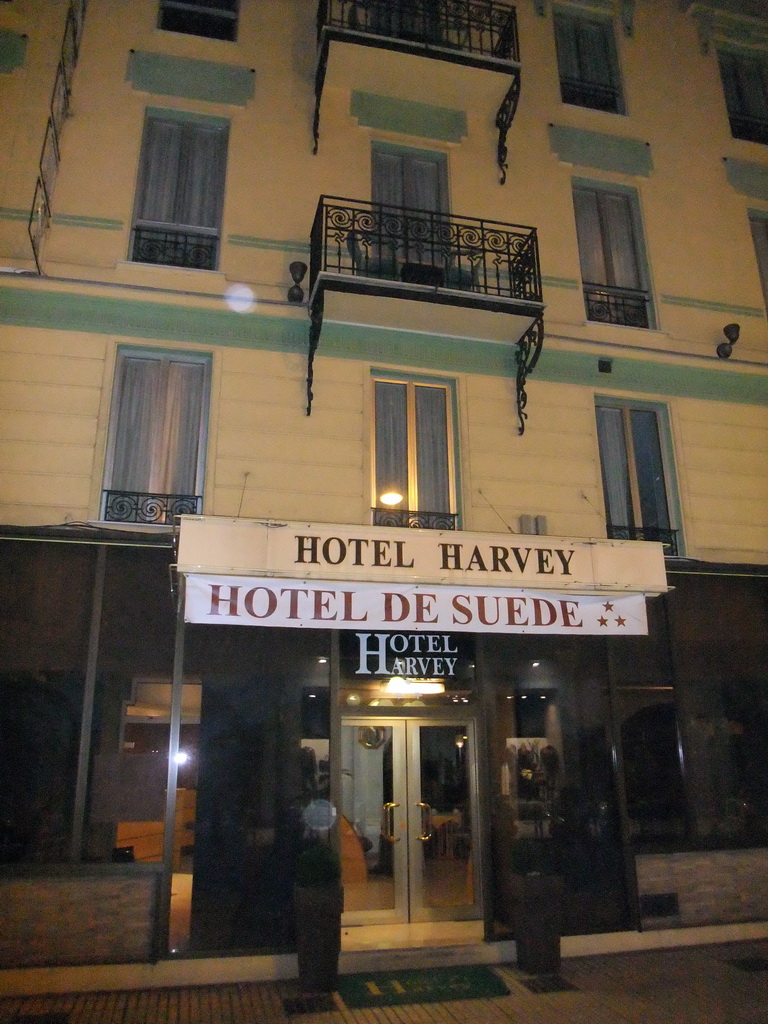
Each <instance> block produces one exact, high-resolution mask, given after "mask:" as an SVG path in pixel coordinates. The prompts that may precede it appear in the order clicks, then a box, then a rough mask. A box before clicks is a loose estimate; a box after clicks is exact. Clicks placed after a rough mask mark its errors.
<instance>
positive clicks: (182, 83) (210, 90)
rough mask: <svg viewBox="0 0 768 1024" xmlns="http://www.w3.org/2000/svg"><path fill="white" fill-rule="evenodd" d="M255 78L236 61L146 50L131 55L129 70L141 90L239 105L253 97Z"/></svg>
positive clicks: (133, 80) (132, 82) (130, 79)
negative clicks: (191, 57)
mask: <svg viewBox="0 0 768 1024" xmlns="http://www.w3.org/2000/svg"><path fill="white" fill-rule="evenodd" d="M254 78H255V76H254V74H253V72H252V71H251V70H250V68H245V67H240V66H238V65H235V64H221V63H219V62H217V61H210V60H191V59H190V58H189V57H172V56H170V54H167V53H148V52H146V51H143V50H134V51H133V52H132V53H131V54H130V55H129V57H128V68H127V71H126V79H127V80H128V81H129V82H130V83H131V84H132V85H133V87H134V89H140V90H141V91H142V92H151V93H155V94H157V95H160V96H179V97H181V98H183V99H188V100H206V101H207V102H208V103H231V104H233V105H235V106H240V107H244V106H245V105H246V103H247V102H248V101H249V100H252V99H253V90H254Z"/></svg>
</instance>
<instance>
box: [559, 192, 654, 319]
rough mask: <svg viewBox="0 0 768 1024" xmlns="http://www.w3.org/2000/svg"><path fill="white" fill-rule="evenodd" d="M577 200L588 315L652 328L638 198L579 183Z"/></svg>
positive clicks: (575, 202)
mask: <svg viewBox="0 0 768 1024" xmlns="http://www.w3.org/2000/svg"><path fill="white" fill-rule="evenodd" d="M573 204H574V208H575V211H576V234H577V236H578V243H579V261H580V263H581V277H582V281H583V284H584V301H585V304H586V309H587V319H588V320H597V321H599V322H601V323H608V324H623V325H624V326H626V327H650V326H651V323H650V313H651V310H650V292H649V290H648V287H647V284H646V281H645V274H644V261H643V259H642V247H641V231H640V218H639V213H638V210H637V206H636V203H635V201H634V196H633V195H632V194H631V193H629V192H625V191H618V190H609V189H603V188H600V187H593V186H587V185H577V186H574V190H573Z"/></svg>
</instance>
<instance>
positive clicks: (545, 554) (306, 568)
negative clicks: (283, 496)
mask: <svg viewBox="0 0 768 1024" xmlns="http://www.w3.org/2000/svg"><path fill="white" fill-rule="evenodd" d="M177 568H178V571H179V572H180V573H182V574H185V575H190V574H192V575H194V574H207V575H212V576H258V577H262V578H269V577H278V578H280V579H296V580H301V581H312V580H322V581H328V580H333V581H337V582H356V583H386V584H395V583H396V584H403V585H408V586H413V585H416V584H419V585H420V584H424V583H428V584H430V585H432V586H436V585H440V586H455V587H461V588H465V587H473V588H477V587H479V588H487V587H490V588H494V589H498V588H501V589H502V590H506V589H510V590H521V589H525V590H528V589H531V590H535V591H550V590H554V591H558V592H567V593H570V592H574V593H577V594H619V593H623V594H628V593H635V594H646V595H651V594H661V593H664V592H666V591H667V590H668V589H669V588H668V586H667V580H666V573H665V569H664V555H663V550H662V546H661V544H655V543H648V542H642V541H618V540H600V539H594V540H584V539H580V540H574V539H571V538H563V537H550V536H524V535H522V534H512V533H467V532H464V531H454V530H446V531H443V530H409V529H398V528H390V527H373V526H350V525H348V524H344V525H341V524H334V523H298V522H284V521H278V520H252V519H227V518H223V517H218V516H182V517H181V525H180V529H179V537H178V549H177Z"/></svg>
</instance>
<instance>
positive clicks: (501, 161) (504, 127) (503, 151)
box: [496, 75, 520, 185]
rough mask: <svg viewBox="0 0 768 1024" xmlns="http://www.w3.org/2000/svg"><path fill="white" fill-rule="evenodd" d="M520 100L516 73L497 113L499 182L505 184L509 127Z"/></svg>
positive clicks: (518, 80) (518, 77) (518, 81)
mask: <svg viewBox="0 0 768 1024" xmlns="http://www.w3.org/2000/svg"><path fill="white" fill-rule="evenodd" d="M519 100H520V76H519V75H515V77H514V78H513V79H512V85H510V87H509V89H508V90H507V95H506V96H505V97H504V100H503V101H502V104H501V106H500V107H499V112H498V114H497V115H496V127H497V128H498V129H499V146H498V150H497V156H496V162H497V163H498V165H499V170H500V171H501V175H500V178H499V184H500V185H503V184H504V183H505V182H506V180H507V152H508V151H507V132H508V131H509V127H510V125H511V124H512V122H513V121H514V119H515V112H516V110H517V104H518V102H519Z"/></svg>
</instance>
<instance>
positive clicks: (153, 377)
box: [103, 351, 210, 523]
mask: <svg viewBox="0 0 768 1024" xmlns="http://www.w3.org/2000/svg"><path fill="white" fill-rule="evenodd" d="M209 375H210V360H209V359H208V357H207V356H202V355H200V356H198V355H192V354H181V353H175V352H174V353H163V352H149V351H147V352H145V351H140V352H127V351H121V352H120V353H119V354H118V360H117V367H116V373H115V388H114V395H113V400H112V417H111V422H110V434H109V449H108V455H107V466H106V477H105V491H104V509H103V518H104V519H111V520H117V521H120V522H163V523H164V522H170V521H171V520H172V517H173V516H174V515H179V514H181V513H197V512H200V511H201V502H202V485H203V469H204V459H205V436H206V423H207V411H208V391H209Z"/></svg>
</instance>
